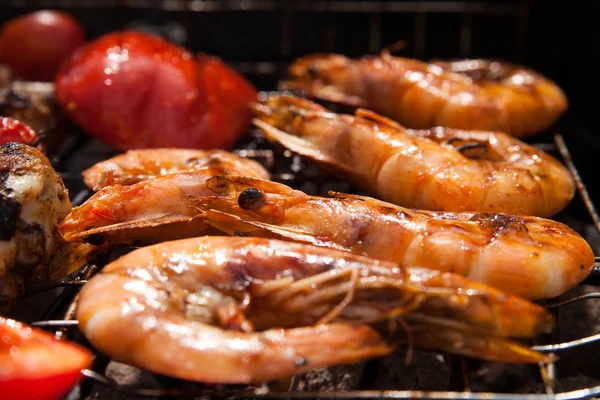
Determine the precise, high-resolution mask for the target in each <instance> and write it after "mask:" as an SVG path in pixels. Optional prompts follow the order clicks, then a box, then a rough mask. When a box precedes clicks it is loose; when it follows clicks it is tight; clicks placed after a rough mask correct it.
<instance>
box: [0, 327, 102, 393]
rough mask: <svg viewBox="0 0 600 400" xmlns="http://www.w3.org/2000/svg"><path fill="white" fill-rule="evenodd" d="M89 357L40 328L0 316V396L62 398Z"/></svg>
mask: <svg viewBox="0 0 600 400" xmlns="http://www.w3.org/2000/svg"><path fill="white" fill-rule="evenodd" d="M91 363H92V354H91V353H90V352H89V351H88V350H86V349H84V348H82V347H79V346H77V345H75V344H73V343H67V342H64V341H61V340H58V339H56V338H55V337H54V336H53V335H51V334H49V333H47V332H45V331H42V330H40V329H36V328H31V327H29V326H27V325H25V324H23V323H20V322H17V321H15V320H11V319H6V318H3V317H0V397H1V398H3V399H11V400H20V399H39V400H52V399H60V398H62V397H63V396H64V395H65V394H66V393H67V392H68V391H69V390H70V389H71V388H72V387H73V386H74V385H75V384H76V383H77V382H78V381H79V379H80V378H81V370H82V369H84V368H89V366H90V365H91Z"/></svg>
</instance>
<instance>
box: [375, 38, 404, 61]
mask: <svg viewBox="0 0 600 400" xmlns="http://www.w3.org/2000/svg"><path fill="white" fill-rule="evenodd" d="M407 47H408V42H407V41H406V40H403V39H401V40H397V41H395V42H394V43H392V44H390V45H388V46H386V47H384V48H383V49H381V55H382V57H390V56H391V55H392V54H393V53H397V52H399V51H401V50H404V49H406V48H407Z"/></svg>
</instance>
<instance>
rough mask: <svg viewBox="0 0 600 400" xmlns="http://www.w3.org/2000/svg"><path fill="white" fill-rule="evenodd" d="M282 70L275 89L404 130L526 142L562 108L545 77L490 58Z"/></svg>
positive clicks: (306, 60) (347, 62) (368, 60)
mask: <svg viewBox="0 0 600 400" xmlns="http://www.w3.org/2000/svg"><path fill="white" fill-rule="evenodd" d="M288 72H289V75H290V78H289V80H288V81H285V82H281V83H280V88H281V89H284V90H289V89H292V90H297V89H301V90H304V91H306V92H307V93H308V94H309V95H311V96H314V97H317V98H320V99H323V100H328V101H333V102H338V103H345V104H349V105H352V106H355V107H363V108H367V109H370V110H373V111H375V112H377V113H380V114H382V115H385V116H387V117H389V118H392V119H394V120H395V121H397V122H399V123H401V124H403V125H405V126H406V127H408V128H416V129H427V128H431V127H435V126H445V127H449V128H457V129H480V130H489V131H502V132H506V133H508V134H510V135H512V136H515V137H519V138H524V137H527V136H531V135H533V134H536V133H538V132H541V131H543V130H546V129H548V128H550V127H551V126H552V125H553V124H554V122H556V120H557V119H558V118H559V117H560V116H561V115H562V113H563V112H564V111H566V109H567V107H568V101H567V98H566V96H565V94H564V92H563V91H562V90H561V89H560V88H559V87H558V86H557V85H556V84H555V83H554V82H552V81H551V80H549V79H548V78H546V77H544V76H542V75H541V74H539V73H537V72H535V71H532V70H530V69H528V68H525V67H523V66H519V65H514V64H510V63H500V62H493V61H490V60H481V59H474V60H457V61H434V62H431V63H425V62H422V61H419V60H414V59H407V58H400V57H392V56H391V55H390V54H389V53H387V52H385V51H384V52H383V53H382V54H381V56H379V57H363V58H361V59H358V60H351V59H349V58H346V57H344V56H342V55H337V54H330V55H325V54H315V55H310V56H306V57H302V58H300V59H298V60H296V61H295V62H294V63H293V64H292V65H291V66H290V67H289V69H288Z"/></svg>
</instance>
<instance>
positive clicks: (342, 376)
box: [291, 363, 364, 392]
mask: <svg viewBox="0 0 600 400" xmlns="http://www.w3.org/2000/svg"><path fill="white" fill-rule="evenodd" d="M363 370H364V364H363V363H360V364H352V365H339V366H335V367H331V368H319V369H315V370H313V371H310V372H307V373H305V374H302V375H300V376H298V377H295V378H294V379H293V381H292V386H291V390H292V391H299V392H302V391H321V392H331V391H335V392H338V391H345V390H357V389H359V385H360V381H361V376H362V373H363Z"/></svg>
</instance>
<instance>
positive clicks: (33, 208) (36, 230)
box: [0, 143, 71, 312]
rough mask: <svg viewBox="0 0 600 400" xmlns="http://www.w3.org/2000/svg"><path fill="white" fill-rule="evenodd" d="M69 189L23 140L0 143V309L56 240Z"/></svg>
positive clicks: (38, 273)
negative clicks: (21, 141)
mask: <svg viewBox="0 0 600 400" xmlns="http://www.w3.org/2000/svg"><path fill="white" fill-rule="evenodd" d="M70 210H71V202H70V200H69V193H68V191H67V189H66V187H65V185H64V182H63V180H62V178H61V177H60V176H59V175H58V174H57V173H56V171H55V170H54V168H52V165H51V164H50V161H49V160H48V158H47V157H46V156H45V155H44V154H42V153H41V152H40V151H39V150H37V149H36V148H34V147H32V146H29V145H26V144H23V143H8V144H6V145H4V146H1V147H0V312H3V311H6V310H8V309H10V308H11V307H12V305H13V304H14V302H15V301H16V300H17V298H18V297H20V296H21V295H22V293H23V292H24V291H25V290H26V288H28V287H29V286H31V285H32V283H33V282H37V281H39V280H43V279H44V276H43V275H45V274H47V273H48V271H46V270H45V269H44V268H40V266H44V265H46V263H47V262H48V260H49V259H50V257H51V256H52V255H53V254H54V252H55V250H56V248H57V246H58V245H59V243H60V242H61V239H60V235H59V233H58V230H57V225H58V223H59V222H60V221H61V220H62V219H63V218H64V217H65V216H66V215H67V214H68V213H69V211H70Z"/></svg>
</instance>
